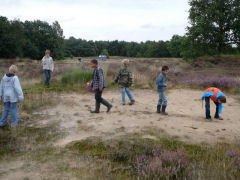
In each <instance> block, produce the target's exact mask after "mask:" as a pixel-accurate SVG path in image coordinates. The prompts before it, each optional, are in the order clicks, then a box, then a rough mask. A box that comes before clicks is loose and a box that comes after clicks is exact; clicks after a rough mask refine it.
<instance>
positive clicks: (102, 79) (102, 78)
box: [98, 69, 104, 89]
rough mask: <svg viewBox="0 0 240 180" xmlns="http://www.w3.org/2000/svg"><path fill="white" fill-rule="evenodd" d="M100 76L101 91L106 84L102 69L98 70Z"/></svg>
mask: <svg viewBox="0 0 240 180" xmlns="http://www.w3.org/2000/svg"><path fill="white" fill-rule="evenodd" d="M98 75H99V89H102V88H103V84H104V82H103V81H104V77H103V76H104V75H103V71H102V70H101V69H98Z"/></svg>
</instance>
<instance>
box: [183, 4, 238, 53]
mask: <svg viewBox="0 0 240 180" xmlns="http://www.w3.org/2000/svg"><path fill="white" fill-rule="evenodd" d="M189 4H190V6H191V8H190V11H189V23H190V26H189V27H187V30H188V33H187V35H188V37H189V38H190V41H192V43H191V44H192V45H193V46H194V47H193V50H195V51H197V50H200V51H201V52H203V54H202V55H205V54H208V55H213V54H220V53H222V52H223V51H224V48H226V47H229V45H233V44H235V43H236V40H237V37H236V35H235V34H234V32H236V31H237V30H236V29H238V25H237V23H236V20H235V16H237V17H239V6H238V5H239V0H190V1H189ZM234 22H235V23H234ZM238 22H239V21H238ZM233 24H235V26H234V25H233ZM236 34H238V33H237V32H236Z"/></svg>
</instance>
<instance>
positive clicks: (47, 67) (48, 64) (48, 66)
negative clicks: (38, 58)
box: [42, 50, 54, 87]
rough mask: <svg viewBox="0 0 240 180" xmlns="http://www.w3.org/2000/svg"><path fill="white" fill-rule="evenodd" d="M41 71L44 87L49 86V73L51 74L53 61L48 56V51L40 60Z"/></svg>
mask: <svg viewBox="0 0 240 180" xmlns="http://www.w3.org/2000/svg"><path fill="white" fill-rule="evenodd" d="M42 65H43V71H44V73H45V85H46V86H47V87H49V86H50V83H49V81H50V79H51V72H53V69H54V64H53V59H52V57H51V56H50V50H46V51H45V56H44V57H43V58H42Z"/></svg>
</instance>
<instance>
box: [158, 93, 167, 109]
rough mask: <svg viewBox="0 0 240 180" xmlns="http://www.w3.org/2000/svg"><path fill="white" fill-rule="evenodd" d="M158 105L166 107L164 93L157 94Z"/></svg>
mask: <svg viewBox="0 0 240 180" xmlns="http://www.w3.org/2000/svg"><path fill="white" fill-rule="evenodd" d="M158 105H160V106H167V97H166V94H165V91H160V92H159V100H158Z"/></svg>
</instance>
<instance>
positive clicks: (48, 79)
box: [44, 69, 51, 87]
mask: <svg viewBox="0 0 240 180" xmlns="http://www.w3.org/2000/svg"><path fill="white" fill-rule="evenodd" d="M44 73H45V85H46V86H48V87H49V85H50V83H49V81H50V79H51V70H47V69H44Z"/></svg>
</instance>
